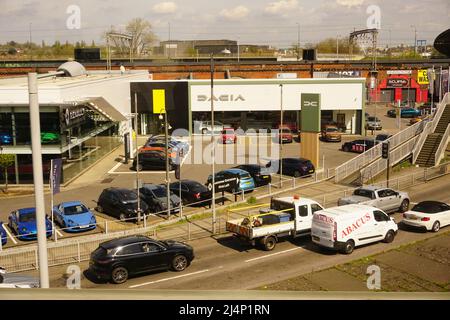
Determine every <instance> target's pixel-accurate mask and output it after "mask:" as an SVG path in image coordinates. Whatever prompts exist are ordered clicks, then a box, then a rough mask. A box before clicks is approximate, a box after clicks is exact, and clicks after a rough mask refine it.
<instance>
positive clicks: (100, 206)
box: [97, 187, 149, 220]
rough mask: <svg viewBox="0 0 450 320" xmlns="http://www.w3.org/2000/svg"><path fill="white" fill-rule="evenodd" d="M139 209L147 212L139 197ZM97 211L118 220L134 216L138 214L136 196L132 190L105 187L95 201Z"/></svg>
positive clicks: (145, 205) (143, 202) (146, 207)
mask: <svg viewBox="0 0 450 320" xmlns="http://www.w3.org/2000/svg"><path fill="white" fill-rule="evenodd" d="M140 209H141V211H142V212H143V213H147V212H148V210H149V208H148V206H147V204H146V203H145V201H143V200H142V199H141V201H140ZM97 211H98V212H100V213H106V214H107V215H109V216H112V217H115V218H118V219H120V220H125V219H130V218H136V217H137V215H138V198H137V194H136V192H134V191H133V190H128V189H123V188H113V187H111V188H107V189H104V190H103V191H102V193H101V194H100V197H99V198H98V202H97Z"/></svg>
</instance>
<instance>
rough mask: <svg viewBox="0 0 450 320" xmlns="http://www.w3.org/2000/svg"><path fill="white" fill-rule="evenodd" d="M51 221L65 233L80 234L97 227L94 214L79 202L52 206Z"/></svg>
mask: <svg viewBox="0 0 450 320" xmlns="http://www.w3.org/2000/svg"><path fill="white" fill-rule="evenodd" d="M53 219H54V221H55V222H56V223H57V224H58V225H59V226H61V228H63V229H64V231H66V232H82V231H88V230H93V229H95V228H96V227H97V220H96V219H95V216H94V214H93V213H92V212H91V211H90V210H89V209H88V208H87V207H86V206H85V205H84V204H82V203H81V202H80V201H70V202H62V203H60V204H59V205H57V206H54V207H53Z"/></svg>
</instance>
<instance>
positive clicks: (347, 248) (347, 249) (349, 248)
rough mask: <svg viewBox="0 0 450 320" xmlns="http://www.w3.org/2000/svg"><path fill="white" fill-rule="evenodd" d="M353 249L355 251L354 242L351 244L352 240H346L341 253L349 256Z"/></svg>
mask: <svg viewBox="0 0 450 320" xmlns="http://www.w3.org/2000/svg"><path fill="white" fill-rule="evenodd" d="M354 249H355V242H353V240H348V241H347V242H346V243H345V246H344V248H343V249H342V253H345V254H350V253H352V252H353V250H354Z"/></svg>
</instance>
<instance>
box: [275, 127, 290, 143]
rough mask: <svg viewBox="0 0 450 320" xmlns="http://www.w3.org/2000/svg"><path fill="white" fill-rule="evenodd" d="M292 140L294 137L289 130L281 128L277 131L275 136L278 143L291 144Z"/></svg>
mask: <svg viewBox="0 0 450 320" xmlns="http://www.w3.org/2000/svg"><path fill="white" fill-rule="evenodd" d="M293 140H294V136H293V134H292V131H291V129H289V128H288V127H282V128H279V129H278V133H277V134H276V141H277V142H278V143H292V141H293Z"/></svg>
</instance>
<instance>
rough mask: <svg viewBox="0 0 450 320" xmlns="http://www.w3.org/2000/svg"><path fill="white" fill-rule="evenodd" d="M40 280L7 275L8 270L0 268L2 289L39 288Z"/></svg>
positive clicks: (0, 285) (25, 276)
mask: <svg viewBox="0 0 450 320" xmlns="http://www.w3.org/2000/svg"><path fill="white" fill-rule="evenodd" d="M39 287H40V284H39V279H38V278H35V277H32V276H27V275H18V274H12V273H6V270H5V269H4V268H2V267H0V288H39Z"/></svg>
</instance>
